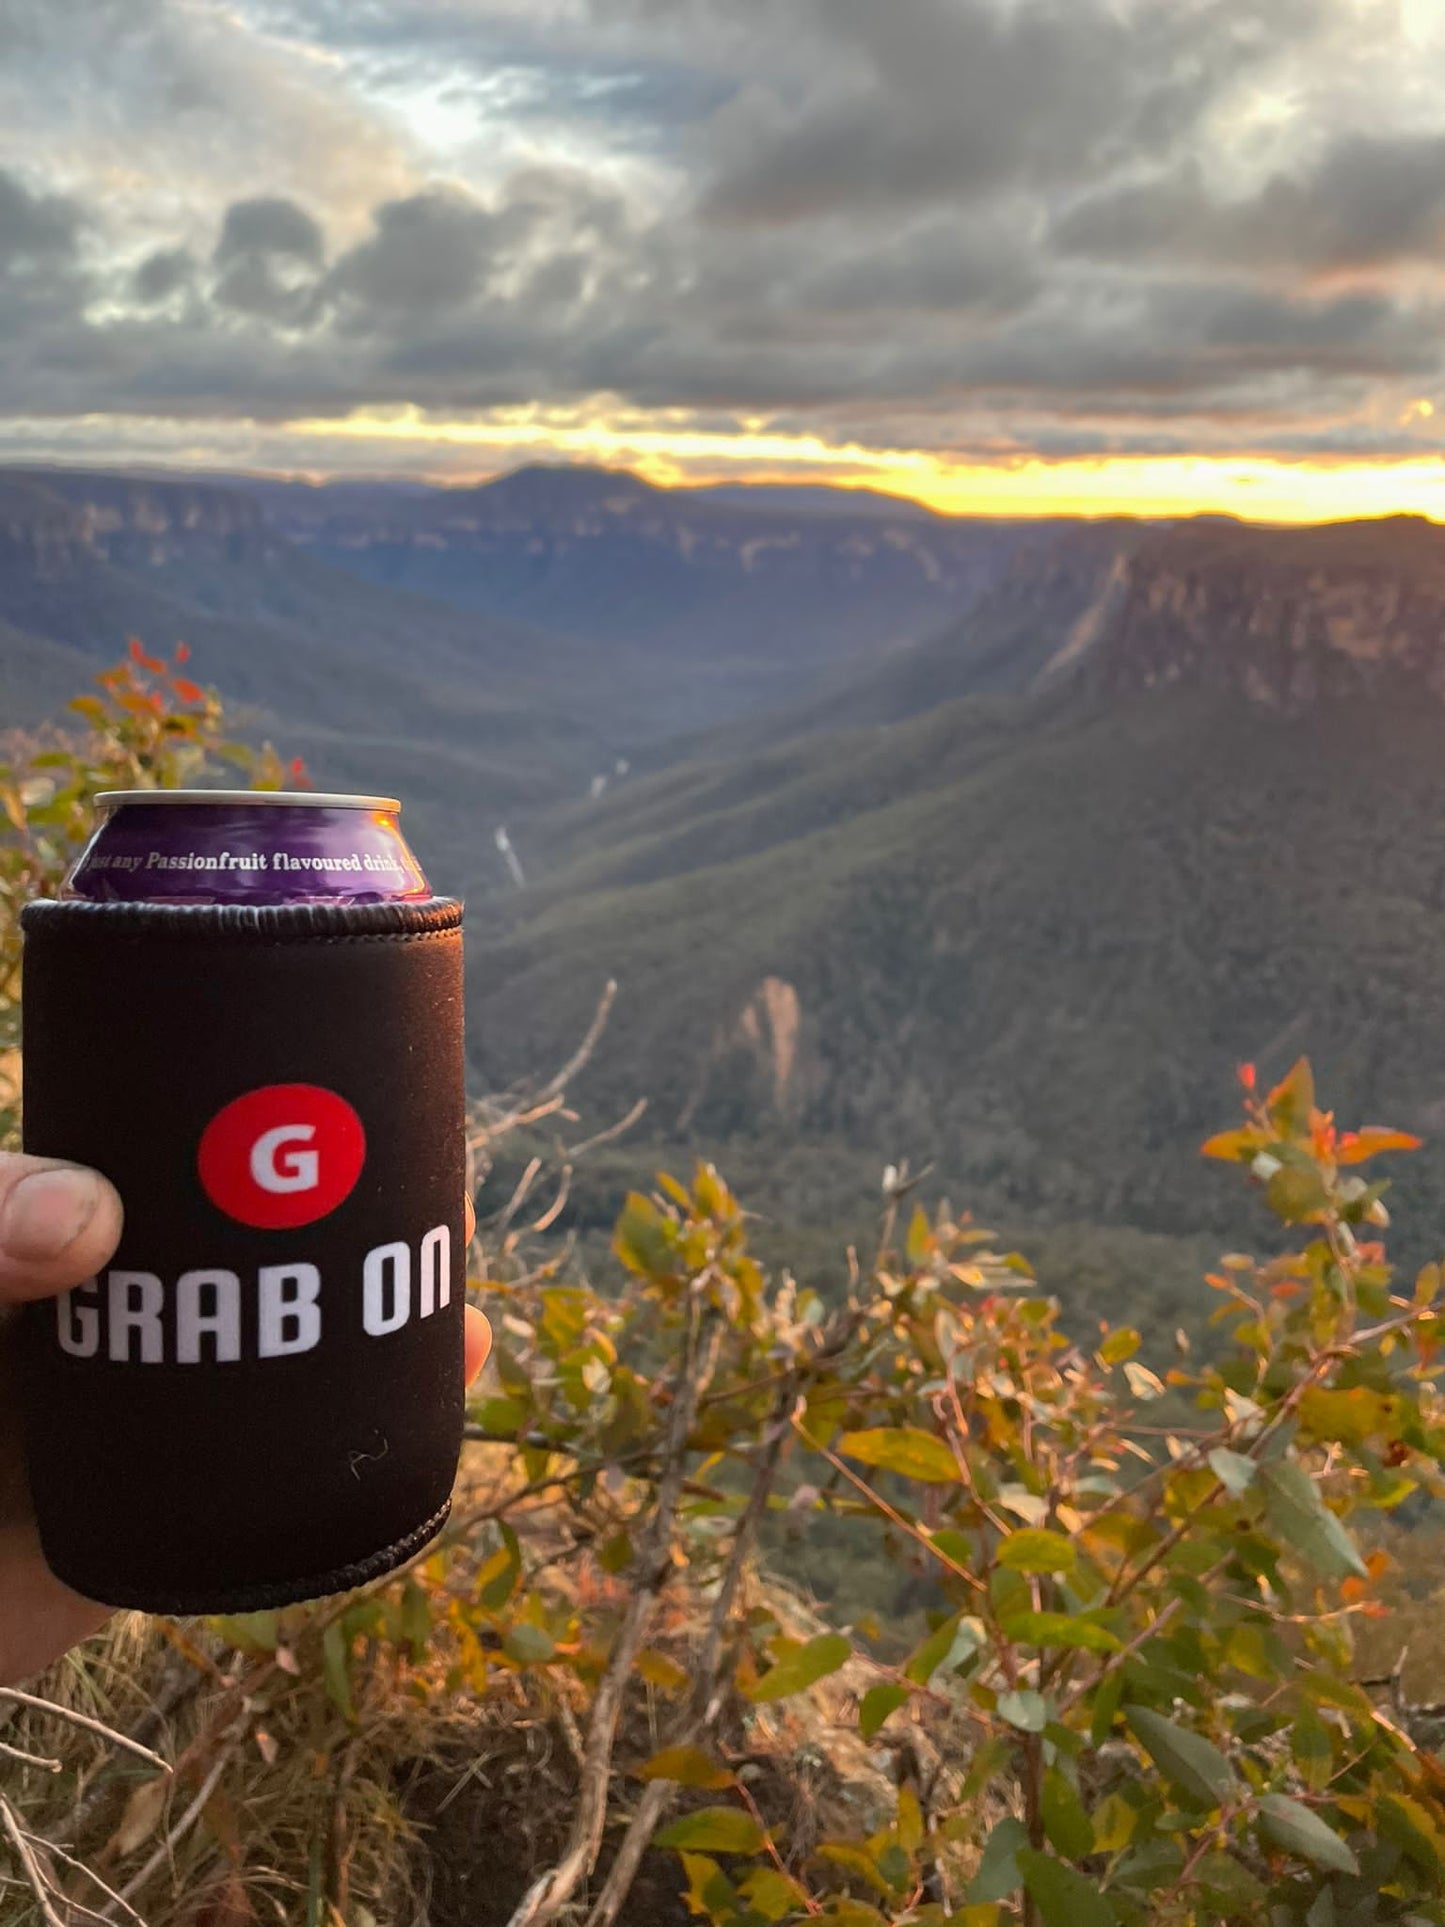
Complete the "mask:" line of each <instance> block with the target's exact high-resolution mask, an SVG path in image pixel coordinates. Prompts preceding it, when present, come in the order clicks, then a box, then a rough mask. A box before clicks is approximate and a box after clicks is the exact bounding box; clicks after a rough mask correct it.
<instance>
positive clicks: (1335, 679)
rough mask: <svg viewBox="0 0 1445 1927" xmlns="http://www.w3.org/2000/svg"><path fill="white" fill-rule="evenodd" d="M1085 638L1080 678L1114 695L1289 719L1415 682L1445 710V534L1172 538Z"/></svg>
mask: <svg viewBox="0 0 1445 1927" xmlns="http://www.w3.org/2000/svg"><path fill="white" fill-rule="evenodd" d="M1110 597H1112V600H1113V606H1112V608H1109V607H1106V606H1105V604H1106V602H1107V600H1108V599H1109V598H1110ZM1075 633H1076V635H1082V636H1083V642H1084V646H1083V647H1082V648H1080V649H1078V650H1077V651H1076V652H1075V654H1076V656H1077V659H1078V660H1079V664H1080V667H1081V669H1082V671H1083V673H1085V674H1086V675H1087V676H1088V678H1089V679H1090V680H1091V681H1092V682H1094V683H1095V685H1096V686H1098V687H1101V688H1103V689H1105V690H1107V691H1111V692H1113V691H1119V692H1129V691H1137V690H1146V689H1154V688H1161V687H1168V686H1170V685H1173V684H1180V683H1182V684H1185V685H1192V686H1196V687H1201V688H1209V689H1215V690H1221V691H1228V692H1230V693H1233V694H1236V695H1239V696H1242V697H1244V698H1245V699H1246V700H1247V701H1249V702H1250V703H1252V704H1256V705H1260V706H1262V707H1265V708H1269V709H1273V710H1276V711H1279V712H1282V713H1284V714H1294V713H1297V712H1299V711H1301V710H1302V709H1305V708H1307V707H1308V706H1309V705H1310V704H1311V703H1313V702H1315V701H1317V700H1318V699H1320V698H1321V697H1350V696H1362V695H1367V694H1369V693H1370V692H1372V691H1375V690H1379V689H1382V688H1385V687H1387V686H1388V687H1399V686H1401V685H1402V684H1405V683H1408V684H1412V685H1414V686H1416V687H1419V688H1420V689H1422V690H1425V691H1428V692H1429V693H1430V695H1431V696H1432V697H1434V698H1435V699H1438V700H1445V530H1442V529H1439V528H1437V527H1435V526H1434V525H1433V524H1432V523H1428V522H1425V521H1421V520H1417V519H1414V518H1406V517H1399V518H1394V519H1392V520H1389V521H1385V522H1377V523H1349V524H1342V525H1338V526H1333V527H1329V526H1327V527H1322V528H1313V529H1298V530H1278V529H1262V528H1250V527H1233V526H1228V525H1225V526H1220V525H1215V524H1198V523H1196V524H1192V525H1189V526H1186V527H1181V528H1176V529H1172V530H1169V531H1166V532H1164V533H1162V534H1160V535H1158V536H1156V537H1155V538H1153V539H1152V540H1151V541H1149V542H1147V543H1145V544H1144V545H1143V546H1142V547H1141V548H1140V549H1139V550H1138V552H1137V553H1136V554H1134V555H1133V556H1132V557H1129V558H1127V559H1126V560H1124V561H1123V563H1122V567H1121V570H1120V571H1119V572H1117V573H1116V575H1115V577H1114V578H1113V580H1112V581H1111V584H1110V585H1109V587H1108V588H1107V589H1106V590H1104V591H1103V592H1101V597H1100V601H1099V604H1098V606H1097V608H1096V610H1095V611H1092V612H1090V614H1089V615H1088V616H1086V617H1085V618H1084V620H1083V622H1082V623H1081V624H1080V625H1079V627H1078V629H1076V632H1075ZM1056 660H1059V661H1061V660H1062V658H1060V659H1056Z"/></svg>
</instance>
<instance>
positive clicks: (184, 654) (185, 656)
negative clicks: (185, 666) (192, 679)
mask: <svg viewBox="0 0 1445 1927" xmlns="http://www.w3.org/2000/svg"><path fill="white" fill-rule="evenodd" d="M190 659H191V645H190V644H189V643H188V642H178V643H177V644H176V661H177V662H189V661H190Z"/></svg>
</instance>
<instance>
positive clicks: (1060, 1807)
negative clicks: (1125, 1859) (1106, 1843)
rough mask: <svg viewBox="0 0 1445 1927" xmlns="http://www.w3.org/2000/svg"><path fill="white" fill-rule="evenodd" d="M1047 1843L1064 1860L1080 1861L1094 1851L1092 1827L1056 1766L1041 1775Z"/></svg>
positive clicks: (1080, 1803)
mask: <svg viewBox="0 0 1445 1927" xmlns="http://www.w3.org/2000/svg"><path fill="white" fill-rule="evenodd" d="M1040 1810H1041V1812H1042V1814H1043V1822H1044V1832H1045V1833H1046V1834H1047V1835H1048V1836H1049V1845H1050V1846H1051V1847H1052V1848H1053V1849H1054V1852H1055V1853H1058V1854H1061V1855H1062V1856H1063V1858H1064V1859H1065V1860H1082V1859H1084V1858H1085V1857H1086V1855H1088V1854H1091V1853H1092V1852H1093V1851H1094V1829H1093V1827H1092V1826H1090V1824H1089V1816H1088V1814H1087V1813H1085V1811H1084V1807H1083V1802H1082V1801H1081V1800H1080V1799H1079V1795H1078V1791H1077V1789H1076V1788H1075V1787H1074V1785H1073V1784H1072V1782H1071V1781H1070V1780H1069V1779H1068V1777H1067V1775H1065V1774H1063V1773H1060V1771H1059V1769H1058V1768H1057V1767H1056V1766H1051V1767H1050V1768H1049V1770H1048V1772H1047V1773H1046V1774H1045V1775H1044V1789H1043V1797H1042V1800H1041V1802H1040Z"/></svg>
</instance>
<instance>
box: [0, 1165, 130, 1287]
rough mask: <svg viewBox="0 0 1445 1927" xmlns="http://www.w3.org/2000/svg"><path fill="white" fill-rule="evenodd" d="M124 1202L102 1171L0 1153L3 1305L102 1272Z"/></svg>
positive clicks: (117, 1231) (117, 1235)
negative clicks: (121, 1201) (122, 1202)
mask: <svg viewBox="0 0 1445 1927" xmlns="http://www.w3.org/2000/svg"><path fill="white" fill-rule="evenodd" d="M120 1227H121V1204H120V1199H119V1197H117V1195H116V1192H115V1188H114V1186H113V1185H111V1184H109V1183H107V1182H106V1180H105V1179H104V1178H103V1177H101V1175H100V1173H99V1172H98V1171H88V1170H86V1169H85V1168H84V1167H83V1166H81V1165H78V1164H63V1163H62V1162H61V1161H60V1160H59V1159H58V1158H31V1157H22V1156H21V1155H20V1154H19V1153H16V1152H0V1304H19V1303H21V1302H22V1301H23V1300H25V1299H27V1298H48V1297H51V1296H53V1295H54V1293H56V1292H59V1291H68V1290H69V1289H70V1287H71V1286H72V1285H78V1284H79V1283H80V1282H81V1281H82V1279H85V1278H90V1277H93V1276H94V1275H95V1273H96V1272H97V1271H99V1270H100V1268H101V1266H102V1265H104V1264H105V1263H106V1262H107V1260H108V1259H109V1258H110V1256H111V1254H112V1253H113V1252H114V1250H115V1248H116V1245H117V1244H118V1243H119V1242H120Z"/></svg>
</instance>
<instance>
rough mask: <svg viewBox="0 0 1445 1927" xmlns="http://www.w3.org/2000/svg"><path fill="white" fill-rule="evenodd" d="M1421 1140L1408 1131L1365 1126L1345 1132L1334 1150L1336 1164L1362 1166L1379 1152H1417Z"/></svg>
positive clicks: (1370, 1125) (1374, 1125) (1372, 1125)
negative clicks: (1359, 1129) (1360, 1129)
mask: <svg viewBox="0 0 1445 1927" xmlns="http://www.w3.org/2000/svg"><path fill="white" fill-rule="evenodd" d="M1420 1143H1421V1140H1420V1139H1419V1138H1417V1137H1413V1136H1412V1135H1411V1134H1410V1132H1409V1131H1391V1130H1388V1129H1386V1128H1385V1127H1384V1126H1382V1125H1377V1124H1367V1125H1366V1126H1365V1128H1364V1129H1363V1130H1362V1131H1347V1132H1346V1133H1345V1135H1344V1136H1343V1137H1342V1138H1341V1139H1340V1141H1339V1144H1338V1145H1337V1146H1336V1148H1335V1162H1336V1164H1363V1163H1364V1161H1365V1159H1366V1158H1372V1157H1375V1156H1376V1155H1377V1154H1378V1153H1379V1152H1381V1151H1418V1150H1419V1148H1420Z"/></svg>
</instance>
